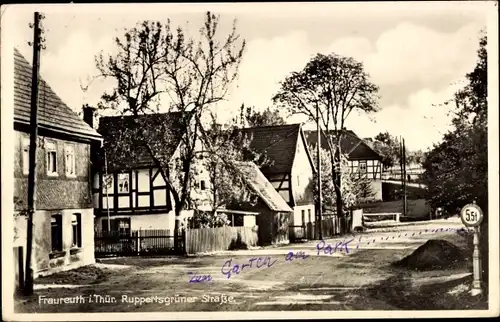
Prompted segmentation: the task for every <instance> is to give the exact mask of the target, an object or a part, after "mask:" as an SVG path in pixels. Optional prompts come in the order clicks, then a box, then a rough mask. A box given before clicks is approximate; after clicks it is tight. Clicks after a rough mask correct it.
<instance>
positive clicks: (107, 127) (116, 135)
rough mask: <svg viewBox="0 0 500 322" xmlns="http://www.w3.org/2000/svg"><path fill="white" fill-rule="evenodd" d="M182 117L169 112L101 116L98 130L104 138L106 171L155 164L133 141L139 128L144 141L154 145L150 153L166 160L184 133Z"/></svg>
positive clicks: (141, 145)
mask: <svg viewBox="0 0 500 322" xmlns="http://www.w3.org/2000/svg"><path fill="white" fill-rule="evenodd" d="M182 116H183V115H182V113H181V112H170V113H156V114H144V115H139V116H138V117H137V118H135V117H134V116H129V115H127V116H104V117H101V118H100V119H99V130H98V131H99V133H100V134H101V135H102V137H103V139H104V150H105V151H106V159H107V162H108V171H110V172H113V171H118V170H128V169H134V168H139V167H151V166H155V164H154V161H153V158H152V157H151V154H150V153H149V151H148V150H147V148H146V147H145V146H144V145H143V144H140V143H139V142H137V141H136V140H137V138H138V135H137V133H136V132H137V131H138V129H139V128H142V129H146V132H145V133H146V134H147V135H148V138H149V139H148V143H149V144H151V145H152V146H153V147H154V152H156V153H161V157H162V158H164V159H170V158H171V157H172V155H173V154H174V152H175V150H176V149H177V147H178V146H179V144H180V142H181V139H182V136H183V134H184V132H185V131H184V130H185V126H184V125H183V117H182ZM134 129H135V130H134ZM102 154H103V153H102V152H101V161H103V155H102Z"/></svg>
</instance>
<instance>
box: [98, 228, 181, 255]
mask: <svg viewBox="0 0 500 322" xmlns="http://www.w3.org/2000/svg"><path fill="white" fill-rule="evenodd" d="M174 238H175V237H174V234H173V233H171V232H170V230H168V229H145V230H132V231H130V232H129V233H127V234H123V233H121V232H118V231H111V232H109V231H95V232H94V247H95V256H96V257H107V256H133V255H166V254H176V253H179V252H181V253H182V247H183V236H182V235H179V236H178V237H177V238H178V240H179V246H180V247H179V249H181V251H176V250H175V249H174Z"/></svg>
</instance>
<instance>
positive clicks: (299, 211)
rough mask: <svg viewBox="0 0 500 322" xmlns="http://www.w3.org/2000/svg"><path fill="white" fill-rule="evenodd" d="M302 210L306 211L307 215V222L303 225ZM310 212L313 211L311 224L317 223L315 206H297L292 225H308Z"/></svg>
mask: <svg viewBox="0 0 500 322" xmlns="http://www.w3.org/2000/svg"><path fill="white" fill-rule="evenodd" d="M302 210H304V213H305V215H304V219H305V222H304V223H302ZM308 210H311V222H315V221H316V213H315V207H314V205H307V206H295V207H294V208H293V216H292V218H291V223H290V225H292V226H302V224H307V223H308V222H309V218H308Z"/></svg>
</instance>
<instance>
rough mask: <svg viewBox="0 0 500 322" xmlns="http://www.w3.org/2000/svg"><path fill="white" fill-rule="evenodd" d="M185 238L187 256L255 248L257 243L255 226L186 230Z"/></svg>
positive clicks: (257, 237) (256, 228)
mask: <svg viewBox="0 0 500 322" xmlns="http://www.w3.org/2000/svg"><path fill="white" fill-rule="evenodd" d="M185 238H186V239H185V242H186V244H185V246H186V253H187V254H196V253H204V252H214V251H221V250H230V249H238V248H243V247H244V245H246V246H247V247H248V246H257V244H258V241H259V236H258V227H257V226H254V227H229V226H225V227H219V228H200V229H187V230H186V231H185Z"/></svg>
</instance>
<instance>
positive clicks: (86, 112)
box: [83, 104, 96, 128]
mask: <svg viewBox="0 0 500 322" xmlns="http://www.w3.org/2000/svg"><path fill="white" fill-rule="evenodd" d="M95 110H96V109H95V108H94V107H91V106H88V105H87V104H85V105H83V120H84V121H85V123H87V124H88V125H89V126H90V127H91V128H94V112H95Z"/></svg>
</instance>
